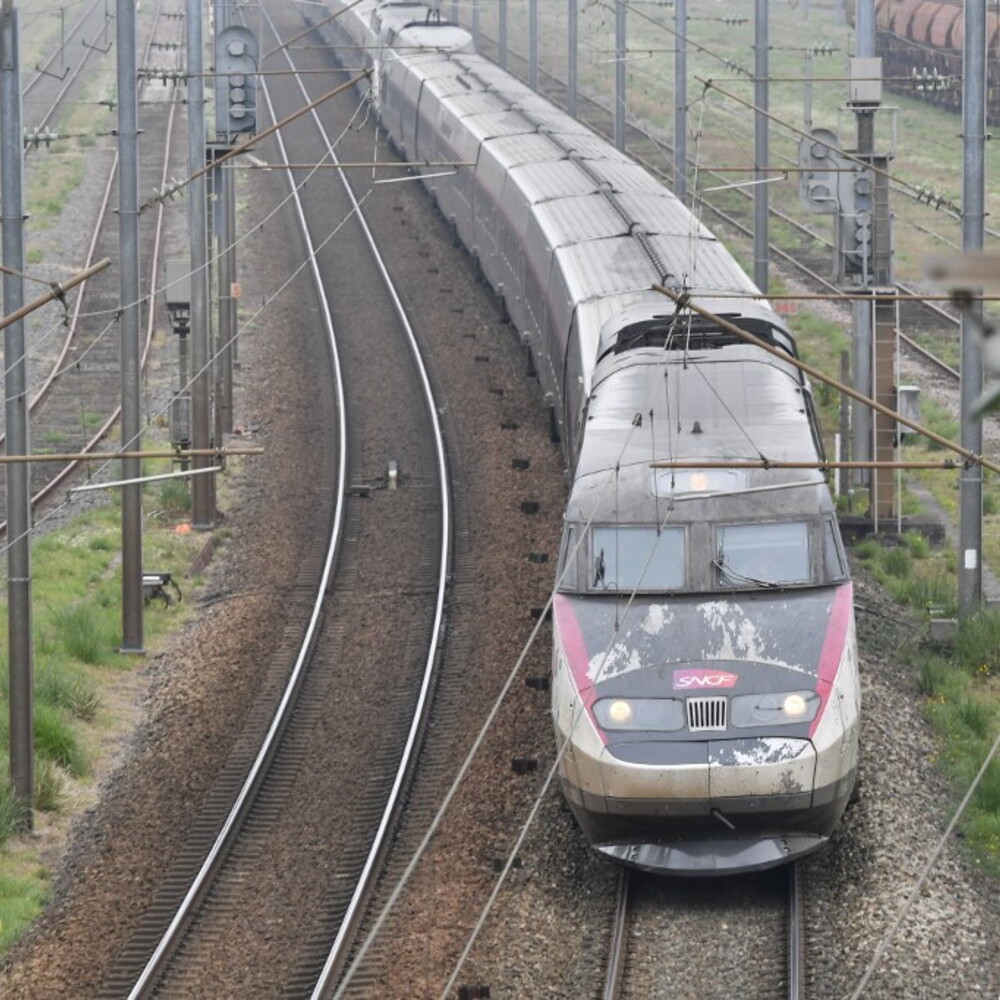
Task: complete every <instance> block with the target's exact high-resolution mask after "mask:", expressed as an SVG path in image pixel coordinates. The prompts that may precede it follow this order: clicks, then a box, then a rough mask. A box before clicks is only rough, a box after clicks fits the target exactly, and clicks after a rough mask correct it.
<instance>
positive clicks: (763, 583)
mask: <svg viewBox="0 0 1000 1000" xmlns="http://www.w3.org/2000/svg"><path fill="white" fill-rule="evenodd" d="M712 565H713V566H714V567H715V568H716V569H717V570H718V571H719V572H720V573H721V574H722V575H723V577H728V579H729V580H731V581H732V582H733V583H736V584H740V583H748V584H750V585H751V586H753V587H762V588H764V589H767V588H770V587H781V586H782V584H780V583H778V582H777V581H776V580H762V579H760V578H759V577H756V576H747V575H746V573H741V572H740V571H739V570H738V569H733V567H732V566H729V565H727V563H726V561H725V559H724V558H723V556H722V553H721V552H720V553H719V558H718V559H713V560H712ZM722 582H723V583H725V582H726V581H725V580H723V581H722Z"/></svg>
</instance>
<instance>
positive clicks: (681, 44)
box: [674, 0, 688, 202]
mask: <svg viewBox="0 0 1000 1000" xmlns="http://www.w3.org/2000/svg"><path fill="white" fill-rule="evenodd" d="M674 40H675V43H676V48H675V49H674V194H675V195H677V197H678V198H680V200H681V201H683V202H686V201H687V113H688V110H687V104H688V98H687V0H674Z"/></svg>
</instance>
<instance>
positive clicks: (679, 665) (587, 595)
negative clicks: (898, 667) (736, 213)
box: [326, 0, 860, 875]
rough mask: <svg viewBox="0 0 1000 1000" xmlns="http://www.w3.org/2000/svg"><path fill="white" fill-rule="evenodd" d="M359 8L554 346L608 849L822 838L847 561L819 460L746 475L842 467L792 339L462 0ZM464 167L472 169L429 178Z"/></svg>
mask: <svg viewBox="0 0 1000 1000" xmlns="http://www.w3.org/2000/svg"><path fill="white" fill-rule="evenodd" d="M334 9H336V6H335V7H334ZM340 11H341V14H340V16H338V17H337V18H335V19H334V20H333V21H332V22H330V24H329V25H328V26H327V29H326V30H330V31H332V32H333V33H334V35H333V37H332V39H331V42H332V44H334V45H336V46H350V47H351V48H350V53H351V55H350V57H349V58H350V59H351V61H352V63H354V64H356V58H357V55H356V54H357V52H359V51H361V52H364V53H366V59H367V61H368V64H369V66H370V67H371V69H372V74H373V83H372V91H373V94H374V96H375V101H376V106H377V110H378V113H379V116H380V119H381V122H382V124H383V126H384V127H385V128H386V130H387V131H388V133H389V135H390V136H391V139H392V141H393V143H394V144H395V145H396V146H397V147H398V148H399V149H401V150H402V151H403V153H404V154H405V155H406V157H407V158H408V159H409V160H410V161H411V162H412V163H413V164H414V165H415V169H419V170H421V171H422V172H423V175H424V184H425V186H426V187H427V189H428V190H429V191H430V192H431V194H432V196H433V198H434V199H435V202H436V204H437V206H438V208H439V209H440V211H441V213H442V214H443V215H444V217H445V218H446V219H447V220H448V221H449V222H450V223H451V225H452V226H453V227H454V230H455V232H456V234H457V236H458V238H459V239H460V240H461V242H462V243H463V244H464V245H465V247H466V249H467V250H468V251H469V252H470V253H471V254H472V255H473V256H474V258H475V259H476V261H477V262H478V265H479V267H480V268H481V270H482V273H483V275H484V277H485V279H486V280H487V281H488V282H489V284H490V285H491V286H492V288H493V289H494V290H495V292H496V294H497V295H498V297H499V298H500V300H501V303H502V306H503V310H504V312H505V313H506V315H508V316H509V318H510V320H511V322H512V323H514V324H515V325H516V327H517V329H518V331H520V333H521V335H522V337H523V338H524V340H525V341H526V343H527V344H528V345H529V346H530V349H531V353H532V357H533V360H534V365H535V369H536V371H537V373H538V377H539V381H540V383H541V388H542V391H543V393H544V394H545V399H546V401H547V403H548V405H549V406H550V408H551V416H552V422H553V429H554V432H556V433H557V434H558V436H559V438H560V440H561V442H562V446H563V448H564V449H565V454H566V457H567V463H568V468H569V473H570V478H571V488H570V496H569V502H568V506H567V509H566V512H565V518H564V523H565V528H564V535H563V539H562V548H561V554H560V559H559V568H558V573H557V578H556V584H555V594H554V599H553V600H554V603H553V636H554V638H553V654H552V685H551V692H552V695H551V696H552V715H553V721H554V725H555V732H556V739H557V747H558V755H559V756H558V760H559V778H560V782H561V785H562V789H563V793H564V795H565V797H566V800H567V802H568V803H569V805H570V807H571V809H572V811H573V813H574V814H575V816H576V818H577V820H578V821H579V824H580V826H581V827H582V829H583V831H584V833H585V834H586V836H587V838H588V839H589V841H590V842H591V844H592V845H593V846H594V847H595V848H596V849H597V850H598V851H600V852H602V853H603V854H604V855H606V856H608V857H610V858H612V859H614V860H616V861H619V862H622V863H625V864H628V865H632V866H635V867H639V868H643V869H647V870H651V871H656V872H663V873H669V874H686V875H712V874H725V873H736V872H741V871H749V870H755V869H761V868H767V867H771V866H774V865H779V864H782V863H784V862H787V861H790V860H793V859H795V858H798V857H800V856H802V855H804V854H806V853H808V852H809V851H812V850H814V849H816V848H818V847H820V846H821V845H822V844H823V843H825V842H826V841H827V840H828V839H829V837H830V835H831V833H832V831H833V830H834V828H835V827H836V825H837V822H838V820H839V818H840V816H841V814H842V813H843V810H844V809H845V807H846V805H847V803H848V801H849V798H850V796H851V794H852V790H853V789H854V786H855V781H856V777H857V767H858V732H859V712H860V689H859V682H858V655H857V642H856V635H855V626H854V613H853V599H852V585H851V582H850V578H849V573H848V568H847V561H846V558H845V554H844V550H843V545H842V542H841V538H840V533H839V530H838V525H837V521H836V516H835V510H834V506H833V503H832V499H831V497H830V494H829V491H828V489H827V485H826V482H825V480H824V477H823V475H822V474H821V472H820V471H819V470H818V469H816V468H811V469H806V470H805V471H803V470H802V469H798V470H790V469H779V468H774V467H766V462H765V463H763V464H762V466H761V467H755V468H751V467H734V465H733V463H737V465H738V464H739V463H743V462H746V460H751V461H755V460H767V462H775V461H778V460H794V461H813V460H818V459H819V458H820V457H821V454H822V445H821V440H820V436H819V431H818V427H817V423H816V418H815V413H814V409H813V404H812V397H811V393H810V387H809V384H808V382H807V380H806V379H805V377H804V376H803V374H802V373H801V371H800V370H799V369H798V368H796V367H795V365H794V364H793V363H792V362H793V360H794V359H795V357H796V347H795V343H794V340H793V338H792V336H791V334H790V333H789V331H788V330H787V328H786V327H785V326H784V325H783V323H782V321H781V319H780V317H779V316H777V315H776V314H775V313H774V312H773V311H772V310H771V308H770V307H769V305H768V304H767V303H766V302H765V301H763V300H762V299H761V298H760V296H759V294H758V292H757V289H756V288H755V287H754V285H753V284H752V282H751V281H750V280H749V279H748V278H747V276H746V275H745V274H744V272H743V270H742V269H741V268H740V266H739V265H738V264H737V263H736V261H735V260H734V259H733V257H732V256H731V255H730V254H729V252H728V251H727V250H726V249H725V248H724V247H723V246H722V245H721V244H720V242H719V241H718V240H717V239H716V238H715V237H714V236H713V235H712V234H711V233H710V232H709V231H708V230H707V229H706V228H705V227H704V226H703V225H702V224H701V223H700V222H699V221H698V219H697V218H696V217H695V216H694V215H693V214H692V213H691V212H690V211H689V210H688V209H687V208H686V207H685V206H684V205H683V204H682V203H681V202H680V201H679V200H678V199H677V198H676V197H675V196H674V195H673V194H672V193H671V192H669V191H668V190H666V189H665V188H664V187H663V186H662V185H661V184H660V183H659V182H658V181H656V180H655V179H654V178H653V177H652V176H651V175H650V174H649V173H647V172H646V171H645V170H644V169H642V168H640V167H639V166H638V165H637V164H636V163H634V162H633V161H632V160H631V159H630V158H629V157H627V156H626V155H625V154H623V153H621V152H619V151H618V150H616V149H615V148H614V147H613V146H611V145H610V144H609V143H607V142H606V141H605V140H604V139H602V138H600V137H598V136H597V135H596V134H595V133H593V132H592V131H591V130H590V129H589V128H587V127H586V126H585V125H583V124H581V123H580V122H578V121H576V120H574V119H572V118H571V117H569V116H568V115H566V114H565V113H563V112H562V111H561V110H559V109H557V108H556V107H554V106H553V105H552V104H550V103H549V102H548V101H546V100H544V99H543V98H542V97H540V96H539V95H537V94H536V93H534V92H533V91H532V90H530V89H529V88H528V87H527V86H525V85H524V84H522V83H521V82H519V81H518V80H516V79H515V78H513V77H511V76H510V75H508V74H507V73H505V72H503V71H502V70H500V69H499V68H498V67H496V66H495V65H494V64H492V63H490V62H489V61H487V60H486V59H484V58H482V57H481V56H479V55H478V54H476V52H475V51H474V47H473V45H472V39H471V38H470V36H469V35H468V33H467V32H465V31H464V30H463V29H462V28H460V27H458V26H457V25H454V24H448V23H447V22H446V21H444V20H443V19H442V18H441V16H440V13H439V11H438V10H437V9H435V8H430V7H424V6H421V5H417V4H397V3H377V2H376V0H361V2H360V3H355V4H353V5H351V6H347V5H343V6H341V7H340ZM442 161H446V162H457V163H462V164H475V166H459V167H458V168H457V169H456V171H455V172H454V174H452V175H450V176H444V177H443V176H440V173H441V171H440V168H439V167H436V168H428V167H419V166H418V165H419V164H421V163H440V162H442ZM655 285H665V286H667V287H670V288H672V289H676V290H678V291H683V292H684V293H685V294H687V295H689V296H691V297H692V298H693V299H695V300H696V301H697V302H698V303H699V304H700V305H701V306H702V307H703V308H704V309H705V310H707V311H708V312H710V313H711V314H713V315H722V316H724V317H725V319H726V323H724V324H720V323H718V322H715V321H712V320H709V319H706V318H704V317H703V316H702V315H701V314H695V313H694V312H692V311H691V310H688V309H686V308H684V307H682V306H680V305H675V304H674V302H673V301H671V300H670V299H668V298H666V297H664V296H663V295H662V294H660V293H659V292H658V291H656V290H654V286H655ZM729 324H732V325H734V326H736V327H737V328H739V329H741V330H744V331H747V332H748V333H750V334H752V335H754V336H755V337H756V338H759V340H761V341H763V342H765V343H767V344H768V345H770V346H771V347H772V348H774V349H776V350H777V352H778V356H774V355H772V354H770V353H768V352H765V351H764V350H762V349H761V348H760V347H759V346H756V345H755V344H753V343H747V342H745V341H744V340H743V339H741V338H740V337H738V336H736V335H735V334H734V332H733V331H732V330H731V329H729V328H728V326H729ZM670 463H673V464H670Z"/></svg>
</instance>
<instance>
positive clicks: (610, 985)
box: [601, 868, 632, 1000]
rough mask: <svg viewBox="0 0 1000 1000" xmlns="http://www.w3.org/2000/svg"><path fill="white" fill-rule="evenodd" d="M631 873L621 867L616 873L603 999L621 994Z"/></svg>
mask: <svg viewBox="0 0 1000 1000" xmlns="http://www.w3.org/2000/svg"><path fill="white" fill-rule="evenodd" d="M631 879H632V876H631V873H630V872H629V870H628V869H627V868H622V870H621V871H620V872H619V875H618V893H617V896H616V897H615V913H614V917H613V918H612V923H611V941H610V943H609V945H608V968H607V973H606V975H605V977H604V991H603V993H602V994H601V996H602V998H603V1000H618V998H619V997H620V996H621V991H622V982H623V979H624V976H625V963H626V960H627V958H628V955H627V951H628V928H629V888H630V885H631Z"/></svg>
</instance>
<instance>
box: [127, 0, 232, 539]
mask: <svg viewBox="0 0 1000 1000" xmlns="http://www.w3.org/2000/svg"><path fill="white" fill-rule="evenodd" d="M119 2H121V0H119ZM186 28H187V76H188V80H187V89H188V109H187V110H188V129H187V132H188V134H187V139H188V173H189V174H192V175H193V174H196V173H198V172H199V171H201V169H202V168H203V167H204V165H205V86H204V80H203V78H202V75H201V74H202V63H203V58H202V27H201V0H186ZM207 230H208V212H207V209H206V206H205V175H204V174H200V175H199V176H198V177H196V178H195V179H194V180H193V181H191V183H190V184H189V185H188V235H189V239H190V241H191V364H192V367H193V369H194V370H193V371H192V373H191V444H192V447H194V448H209V447H211V440H210V430H211V414H210V410H211V400H210V398H209V397H210V387H211V365H210V363H209V351H208V337H209V331H208V266H207V265H208V244H207V236H206V233H207ZM209 464H210V461H209V459H208V458H207V457H206V456H204V455H200V456H195V458H194V459H193V460H192V467H193V469H194V470H195V471H197V470H198V469H205V468H208V466H209ZM212 493H213V491H212V483H211V481H210V479H209V476H208V475H202V476H193V477H192V481H191V499H192V503H191V507H192V518H191V520H192V523H193V525H194V527H195V528H197V529H199V530H203V531H204V530H209V529H211V528H212V527H213V526H214V523H215V511H214V505H213V503H212Z"/></svg>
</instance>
